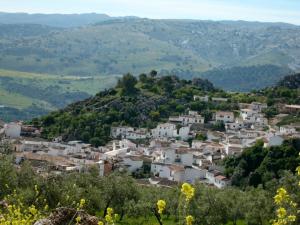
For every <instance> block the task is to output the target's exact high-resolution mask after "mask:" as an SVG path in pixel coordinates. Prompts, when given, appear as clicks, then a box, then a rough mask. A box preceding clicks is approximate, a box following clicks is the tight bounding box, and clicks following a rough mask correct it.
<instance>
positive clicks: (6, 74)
mask: <svg viewBox="0 0 300 225" xmlns="http://www.w3.org/2000/svg"><path fill="white" fill-rule="evenodd" d="M116 81H117V76H113V75H112V76H109V77H108V76H101V77H79V76H58V75H50V74H36V73H25V72H17V71H8V70H0V105H1V106H2V107H1V108H0V117H1V119H4V120H16V119H31V118H33V117H36V116H40V115H43V114H46V113H49V112H50V111H53V110H56V109H59V108H63V107H65V106H66V105H68V104H70V103H72V102H75V101H79V100H83V99H85V98H88V97H89V96H91V95H94V94H96V93H97V92H99V91H100V90H104V89H105V88H109V87H111V86H113V85H115V83H116Z"/></svg>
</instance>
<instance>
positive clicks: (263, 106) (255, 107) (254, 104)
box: [250, 102, 268, 112]
mask: <svg viewBox="0 0 300 225" xmlns="http://www.w3.org/2000/svg"><path fill="white" fill-rule="evenodd" d="M250 108H251V109H252V110H254V111H258V112H261V111H262V110H264V109H266V108H268V106H267V104H266V103H260V102H252V103H251V105H250Z"/></svg>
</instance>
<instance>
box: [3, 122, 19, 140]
mask: <svg viewBox="0 0 300 225" xmlns="http://www.w3.org/2000/svg"><path fill="white" fill-rule="evenodd" d="M4 134H5V136H6V137H8V138H19V137H20V136H21V125H20V124H19V123H8V124H5V125H4Z"/></svg>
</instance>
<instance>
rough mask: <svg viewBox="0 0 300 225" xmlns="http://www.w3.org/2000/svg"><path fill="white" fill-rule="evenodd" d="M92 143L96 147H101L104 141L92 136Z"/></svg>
mask: <svg viewBox="0 0 300 225" xmlns="http://www.w3.org/2000/svg"><path fill="white" fill-rule="evenodd" d="M90 143H91V144H92V145H93V146H95V147H99V146H101V145H103V144H104V143H103V141H102V140H101V139H100V138H98V137H93V138H91V139H90Z"/></svg>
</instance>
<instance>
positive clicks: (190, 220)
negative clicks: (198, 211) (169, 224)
mask: <svg viewBox="0 0 300 225" xmlns="http://www.w3.org/2000/svg"><path fill="white" fill-rule="evenodd" d="M185 221H186V225H192V224H193V222H194V217H193V216H191V215H188V216H187V217H185Z"/></svg>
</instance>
